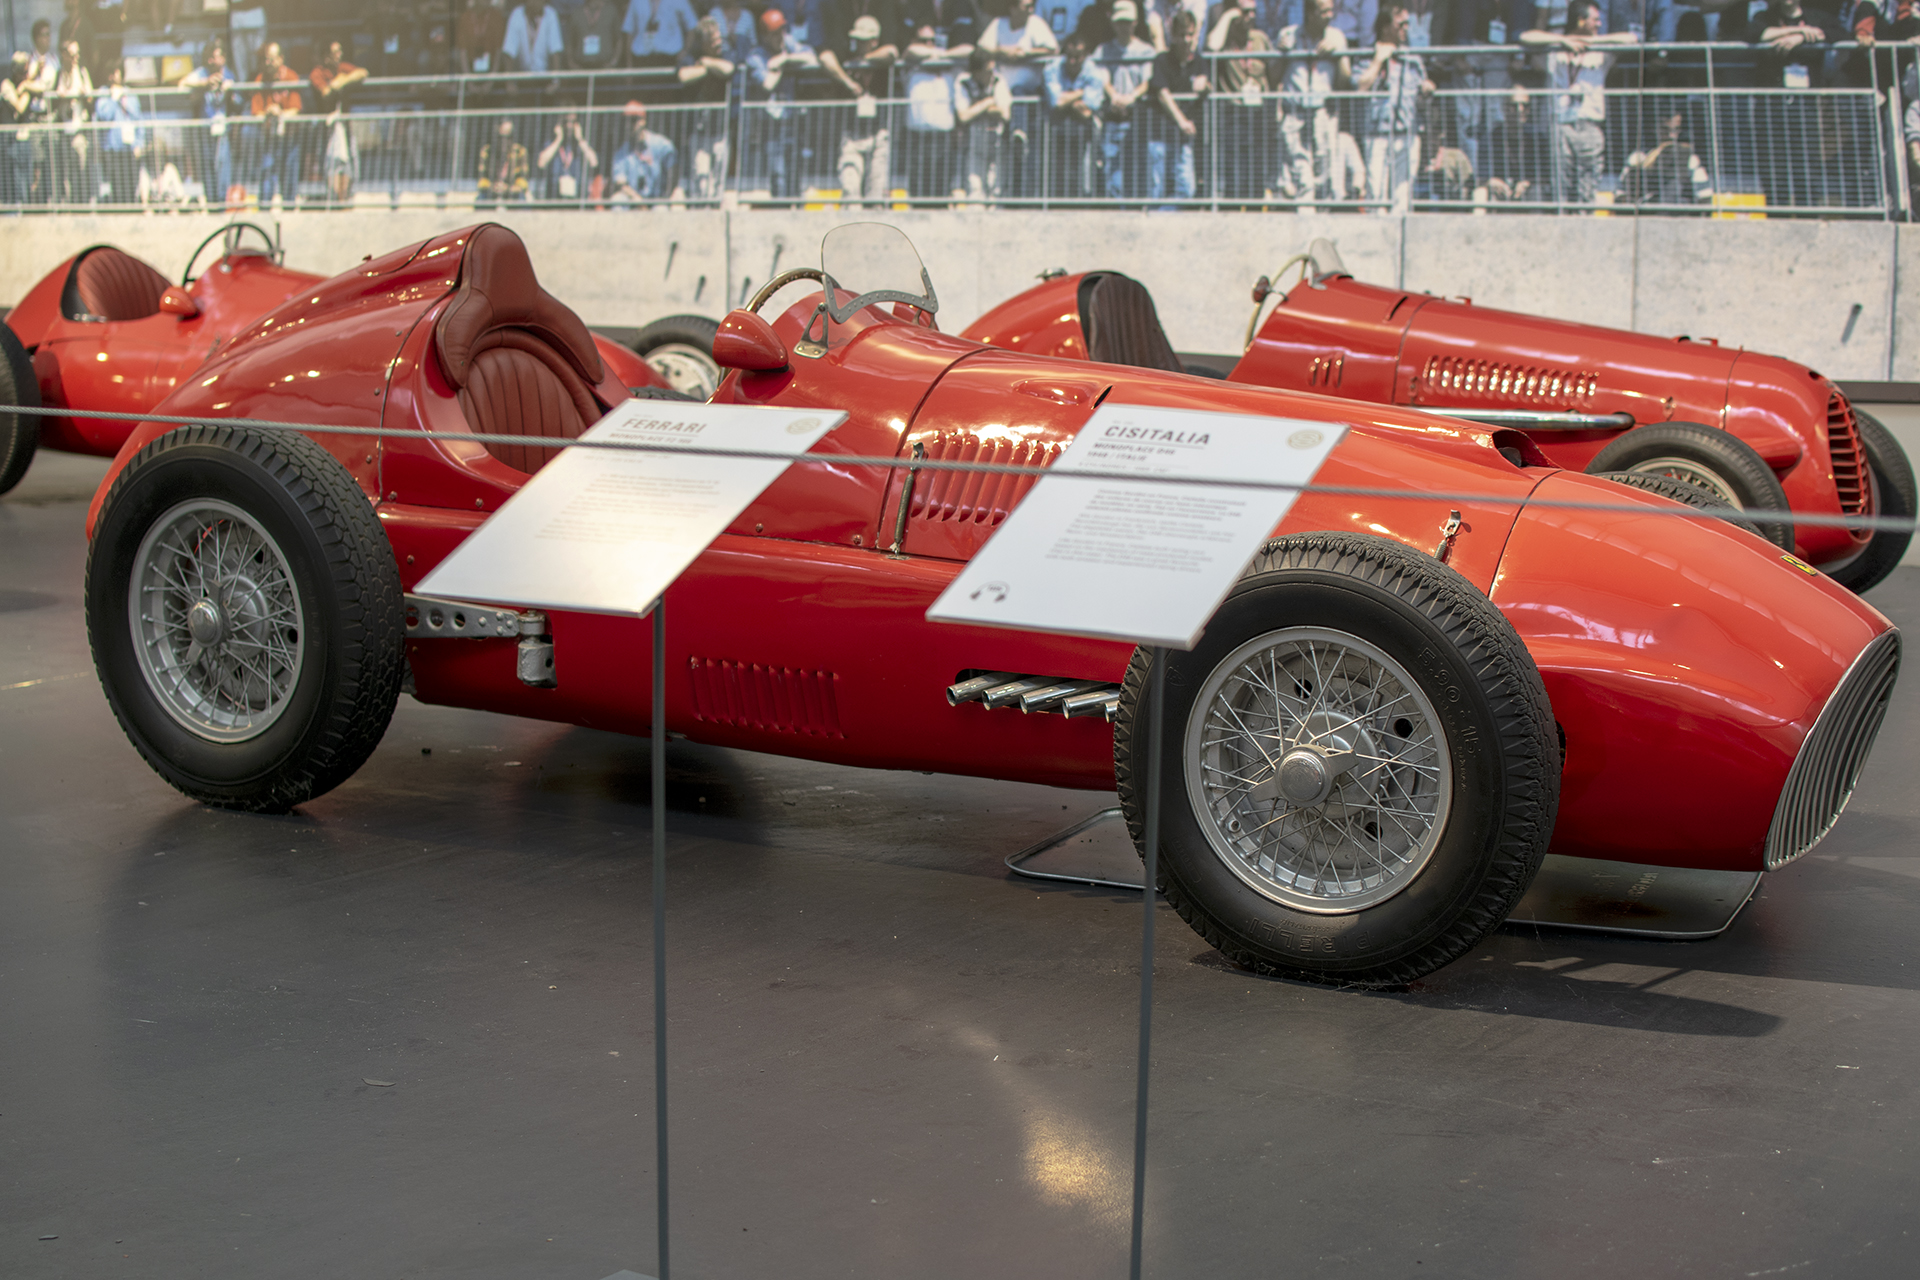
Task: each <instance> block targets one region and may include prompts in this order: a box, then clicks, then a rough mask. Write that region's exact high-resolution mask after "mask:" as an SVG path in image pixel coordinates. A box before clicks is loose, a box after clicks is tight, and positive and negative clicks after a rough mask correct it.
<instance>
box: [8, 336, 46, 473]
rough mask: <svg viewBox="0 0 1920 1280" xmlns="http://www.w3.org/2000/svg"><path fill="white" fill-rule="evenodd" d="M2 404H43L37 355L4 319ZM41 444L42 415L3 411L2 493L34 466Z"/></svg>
mask: <svg viewBox="0 0 1920 1280" xmlns="http://www.w3.org/2000/svg"><path fill="white" fill-rule="evenodd" d="M0 357H3V358H0V404H17V405H23V406H25V407H27V408H29V409H38V408H39V407H40V382H39V379H37V378H35V377H34V376H33V357H32V356H29V355H28V354H27V349H26V347H24V346H22V345H21V342H20V338H19V336H18V335H16V334H15V333H14V331H13V330H12V329H10V328H8V327H7V324H6V322H5V321H3V320H0ZM39 447H40V417H39V415H38V414H32V413H7V412H4V411H0V493H6V492H7V491H9V490H10V489H12V488H13V486H15V485H17V484H19V483H20V477H22V476H24V475H26V474H27V468H28V467H30V466H32V465H33V454H34V451H35V450H36V449H38V448H39Z"/></svg>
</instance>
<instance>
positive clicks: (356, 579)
mask: <svg viewBox="0 0 1920 1280" xmlns="http://www.w3.org/2000/svg"><path fill="white" fill-rule="evenodd" d="M208 578H211V579H212V580H213V582H214V585H213V586H212V587H211V588H209V587H207V586H206V585H205V582H206V581H207V579H208ZM155 584H159V585H155ZM136 594H137V595H138V596H139V598H140V599H141V601H142V606H141V609H140V610H139V611H137V612H136V610H135V609H134V608H133V607H132V606H131V599H132V598H133V597H134V596H135V595H136ZM85 598H86V616H87V638H88V641H89V642H90V644H91V645H92V648H93V661H94V668H95V670H97V671H98V672H99V675H100V684H101V687H102V688H103V689H104V690H105V691H106V695H107V702H108V704H109V705H110V706H111V707H112V708H113V714H114V716H115V718H116V719H118V720H119V722H120V727H121V728H122V729H123V730H124V731H125V732H126V735H127V737H128V738H129V739H130V740H131V741H132V742H133V745H134V747H135V748H136V749H137V750H138V751H139V752H140V754H141V756H142V757H143V758H144V759H145V760H146V762H147V763H148V764H149V765H151V766H152V767H153V770H154V771H155V772H156V773H158V774H159V775H160V776H161V777H162V778H164V779H166V780H167V781H168V782H169V783H171V784H172V785H173V786H175V787H177V788H178V789H179V790H181V791H183V792H185V793H186V794H187V795H189V796H191V797H193V798H194V799H196V800H199V801H202V802H204V803H206V804H210V805H217V806H220V807H222V808H230V809H245V810H252V811H256V812H267V813H272V812H282V811H285V810H287V809H290V808H292V807H293V806H295V805H298V804H301V803H303V802H305V801H307V800H310V799H312V798H313V797H315V796H318V795H323V794H325V793H326V792H327V791H330V790H332V789H333V788H334V787H336V786H339V785H340V784H341V783H342V782H344V781H346V779H347V778H349V777H350V776H352V774H353V772H354V771H355V770H356V769H358V768H359V767H360V766H361V765H362V764H364V763H365V762H366V759H367V757H368V756H369V755H371V754H372V752H373V749H374V747H375V746H377V745H378V744H379V742H380V739H381V736H382V735H383V734H385V733H386V729H387V723H388V721H389V720H391V719H392V717H393V709H394V704H395V703H396V702H397V701H398V699H399V695H400V685H401V680H402V677H403V675H404V672H405V667H406V658H405V652H404V644H405V630H404V626H405V624H404V621H403V606H402V594H401V588H400V574H399V569H398V566H397V565H396V564H395V563H394V558H393V551H392V548H391V547H390V546H389V544H388V542H387V539H386V535H385V533H384V532H383V531H382V530H381V528H380V522H379V520H378V519H377V518H376V517H375V516H374V514H373V511H372V508H371V507H370V506H369V504H368V502H367V496H366V494H365V493H363V492H362V491H361V489H360V487H359V486H358V485H357V484H355V483H354V480H353V477H352V476H351V475H349V474H348V473H347V470H346V468H345V467H343V466H341V465H340V463H339V461H338V460H336V459H335V458H334V457H333V456H332V455H331V454H329V453H327V451H326V450H324V449H322V448H321V447H320V446H319V445H317V444H315V443H314V442H313V441H312V440H309V439H308V438H307V437H305V436H300V435H294V434H291V433H282V432H271V433H268V432H260V431H252V430H248V429H245V428H235V427H228V426H193V427H183V428H181V429H180V430H178V431H173V432H169V433H168V434H167V435H164V436H162V437H160V438H159V439H158V440H155V441H154V442H153V443H152V444H149V445H148V446H147V447H146V448H144V449H142V450H141V451H140V452H139V453H138V454H136V455H135V456H134V458H133V460H132V461H131V462H129V463H128V464H127V466H126V467H125V469H123V470H122V471H121V473H120V474H119V476H117V477H116V478H115V480H114V482H113V487H112V488H111V489H110V490H109V491H108V493H107V497H106V501H105V503H104V504H103V505H102V507H101V511H100V517H99V521H98V524H97V525H96V527H95V529H94V535H93V543H92V546H91V547H90V548H89V550H88V555H87V577H86V589H85ZM189 602H191V603H189ZM289 622H291V623H292V624H293V625H291V626H288V625H286V624H287V623H289ZM201 628H203V629H201ZM203 640H204V642H205V647H204V648H202V647H200V645H201V643H202V641H203ZM189 646H191V647H189ZM208 655H212V656H211V657H209V656H208Z"/></svg>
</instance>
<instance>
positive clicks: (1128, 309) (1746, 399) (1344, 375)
mask: <svg viewBox="0 0 1920 1280" xmlns="http://www.w3.org/2000/svg"><path fill="white" fill-rule="evenodd" d="M1294 264H1298V265H1300V266H1301V268H1302V276H1301V280H1300V282H1299V283H1298V284H1297V285H1296V286H1295V287H1294V288H1292V289H1288V290H1282V289H1280V288H1278V287H1276V286H1275V285H1274V284H1272V283H1270V282H1269V280H1268V279H1267V278H1266V277H1264V276H1263V277H1262V278H1261V279H1260V280H1259V282H1258V283H1256V285H1255V286H1254V313H1253V320H1252V323H1250V324H1249V325H1248V327H1247V344H1246V351H1245V353H1244V354H1242V355H1241V356H1240V357H1239V359H1238V361H1237V362H1235V363H1234V364H1233V365H1232V366H1231V369H1230V370H1228V371H1226V372H1225V376H1226V378H1227V380H1229V381H1231V382H1245V383H1251V384H1254V385H1256V386H1263V387H1283V388H1287V389H1290V390H1295V391H1312V392H1318V393H1320V394H1324V395H1332V396H1340V397H1343V398H1348V399H1354V400H1365V401H1369V402H1372V403H1376V404H1396V405H1406V406H1409V407H1414V408H1421V409H1428V410H1434V411H1439V412H1444V413H1448V414H1459V415H1464V416H1466V417H1469V418H1473V419H1475V420H1476V421H1482V422H1491V421H1500V422H1502V423H1503V424H1505V425H1512V426H1516V427H1519V428H1520V429H1522V430H1525V431H1526V432H1527V433H1528V434H1529V435H1530V436H1532V438H1533V440H1534V443H1535V444H1536V445H1537V446H1538V447H1539V449H1540V451H1541V452H1542V453H1543V454H1544V455H1545V456H1546V457H1547V459H1548V460H1549V461H1551V462H1552V463H1553V464H1554V465H1555V466H1558V467H1566V468H1568V469H1571V470H1585V471H1587V472H1590V473H1594V474H1600V473H1607V472H1615V473H1618V472H1638V473H1643V474H1653V475H1664V476H1670V477H1673V478H1675V479H1679V480H1681V481H1684V482H1685V483H1687V484H1690V485H1694V486H1696V487H1698V488H1700V489H1702V490H1703V491H1705V492H1706V493H1708V494H1710V495H1712V496H1713V497H1714V498H1716V499H1718V500H1719V501H1720V502H1723V503H1725V504H1728V505H1730V506H1734V507H1740V508H1753V509H1758V510H1774V511H1780V510H1786V509H1789V508H1790V509H1792V510H1793V511H1795V512H1807V513H1810V514H1812V513H1818V514H1821V515H1825V516H1834V517H1851V516H1872V515H1884V516H1894V517H1911V516H1913V514H1914V512H1915V510H1916V507H1917V505H1920V504H1916V500H1915V487H1914V477H1913V468H1912V467H1911V465H1910V464H1909V462H1908V460H1907V457H1906V454H1905V452H1904V451H1903V450H1902V449H1901V448H1900V444H1899V442H1898V441H1897V440H1895V439H1894V438H1893V436H1892V434H1891V433H1890V432H1889V431H1888V430H1887V429H1886V427H1885V426H1883V425H1882V424H1881V423H1880V422H1879V421H1878V420H1877V419H1875V418H1874V417H1873V416H1872V415H1871V414H1868V413H1866V412H1864V411H1862V410H1859V409H1857V408H1855V407H1854V406H1853V405H1852V404H1851V403H1850V402H1849V401H1848V399H1847V397H1846V395H1845V394H1843V393H1842V392H1841V391H1840V389H1839V388H1838V387H1836V386H1835V385H1834V384H1833V383H1832V382H1830V381H1829V380H1827V379H1826V378H1824V377H1822V376H1821V375H1820V374H1818V373H1815V372H1814V371H1813V370H1811V369H1809V368H1807V367H1806V366H1805V365H1800V364H1795V363H1794V362H1793V361H1791V360H1784V359H1781V358H1779V357H1777V356H1769V355H1763V354H1761V353H1759V352H1756V351H1747V350H1744V349H1739V348H1728V347H1722V346H1720V345H1719V343H1718V342H1717V341H1715V340H1713V339H1706V340H1704V341H1696V340H1694V339H1691V338H1684V337H1681V338H1657V337H1652V336H1650V335H1647V334H1642V333H1631V332H1628V331H1625V330H1621V329H1607V328H1602V327H1600V326H1598V325H1588V324H1573V323H1569V322H1567V321H1562V320H1550V319H1546V318H1545V317H1541V316H1529V315H1521V314H1517V313H1515V312H1511V311H1497V310H1494V309H1492V308H1490V307H1476V306H1474V305H1473V304H1472V301H1471V300H1470V299H1465V298H1437V297H1434V296H1433V295H1431V294H1425V293H1413V292H1410V291H1408V290H1405V289H1389V288H1384V287H1382V286H1380V285H1371V284H1363V283H1361V282H1360V281H1358V280H1355V279H1354V278H1353V277H1352V276H1351V275H1349V274H1348V273H1347V271H1346V269H1345V267H1344V266H1342V265H1341V262H1340V257H1339V254H1338V253H1337V252H1336V251H1335V250H1334V248H1333V246H1332V245H1331V244H1329V243H1328V242H1326V241H1324V240H1320V241H1315V242H1314V245H1313V247H1312V248H1311V249H1310V250H1309V251H1308V252H1307V253H1305V254H1301V255H1299V256H1298V257H1297V258H1295V259H1294V262H1293V263H1289V264H1288V266H1286V267H1282V268H1281V270H1280V272H1278V273H1276V276H1278V275H1281V274H1285V273H1286V272H1287V271H1288V270H1289V269H1290V268H1291V267H1292V266H1293V265H1294ZM1268 304H1271V308H1272V309H1271V310H1270V311H1268V310H1267V306H1268ZM1263 311H1265V312H1266V316H1265V320H1264V322H1262V319H1261V315H1262V312H1263ZM965 336H967V337H970V338H977V339H979V340H980V341H982V342H986V343H989V344H991V345H993V346H997V347H1005V348H1007V349H1008V350H1011V351H1025V352H1029V353H1031V354H1034V355H1051V356H1060V357H1064V358H1068V359H1080V360H1098V361H1103V362H1107V363H1112V364H1128V365H1138V366H1142V367H1146V368H1154V369H1168V370H1179V369H1182V368H1183V367H1185V366H1183V364H1182V362H1181V360H1180V359H1179V358H1178V357H1176V356H1175V354H1174V351H1173V347H1172V346H1171V344H1170V343H1169V342H1168V341H1167V337H1166V334H1165V333H1164V331H1163V330H1162V329H1161V327H1160V320H1159V317H1158V314H1157V313H1156V311H1155V308H1154V304H1153V300H1152V298H1151V297H1149V296H1148V293H1147V291H1146V289H1145V288H1143V287H1142V286H1141V285H1140V284H1139V282H1137V281H1135V280H1133V279H1132V278H1130V277H1128V276H1124V275H1121V274H1119V273H1118V272H1113V271H1088V272H1082V273H1080V274H1078V275H1068V274H1065V273H1058V274H1056V273H1048V278H1046V279H1044V280H1042V281H1041V283H1040V284H1039V285H1037V286H1035V287H1034V288H1032V289H1029V290H1027V291H1026V292H1024V293H1022V294H1020V295H1018V296H1017V297H1014V298H1011V299H1009V300H1008V301H1006V302H1004V303H1001V304H1000V305H999V306H998V307H995V308H994V309H993V310H991V311H989V312H987V313H986V314H985V315H983V316H981V317H980V318H979V319H978V320H976V321H974V323H973V324H972V325H971V326H969V327H968V328H967V329H966V330H965ZM1188 371H1189V372H1207V370H1203V369H1201V368H1198V367H1194V368H1190V369H1189V370H1188ZM1214 372H1215V373H1216V376H1217V373H1218V371H1214ZM1757 524H1758V526H1759V528H1760V530H1761V532H1762V533H1763V534H1764V535H1765V536H1767V537H1769V538H1771V539H1772V540H1774V541H1775V542H1777V543H1779V545H1780V546H1782V547H1784V548H1786V549H1787V550H1790V551H1795V552H1797V553H1798V554H1799V555H1800V556H1801V557H1802V558H1803V559H1805V560H1808V561H1811V562H1812V563H1813V564H1815V565H1817V566H1819V568H1821V569H1822V570H1823V571H1825V572H1826V573H1827V574H1829V575H1830V576H1831V577H1833V579H1834V580H1835V581H1837V582H1839V583H1841V584H1842V585H1844V586H1847V587H1850V588H1852V589H1853V590H1855V591H1865V590H1867V589H1868V588H1870V587H1872V586H1874V585H1875V584H1877V583H1879V582H1880V581H1881V580H1883V579H1884V578H1885V577H1886V576H1887V575H1888V574H1889V573H1891V572H1893V570H1894V567H1895V566H1896V565H1898V564H1899V563H1900V557H1901V555H1902V554H1903V553H1904V552H1905V551H1906V549H1907V543H1908V541H1909V539H1910V538H1911V537H1912V534H1911V533H1909V532H1907V531H1905V530H1898V529H1883V530H1878V531H1875V530H1872V529H1870V528H1865V527H1848V526H1847V525H1846V524H1844V523H1842V524H1838V525H1812V524H1800V523H1796V522H1792V521H1785V520H1776V521H1766V520H1760V521H1757Z"/></svg>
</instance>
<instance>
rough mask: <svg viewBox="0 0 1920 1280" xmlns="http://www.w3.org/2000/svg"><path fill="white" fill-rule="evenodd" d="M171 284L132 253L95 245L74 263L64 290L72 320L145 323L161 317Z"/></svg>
mask: <svg viewBox="0 0 1920 1280" xmlns="http://www.w3.org/2000/svg"><path fill="white" fill-rule="evenodd" d="M170 283H171V282H170V281H169V280H168V279H167V278H166V277H165V276H163V275H161V274H160V273H159V272H158V271H156V270H154V269H153V268H152V267H150V266H148V265H147V264H146V263H144V262H142V261H140V259H138V258H136V257H134V256H133V255H132V254H130V253H126V252H124V251H122V250H119V249H116V248H114V247H113V246H112V245H108V244H102V245H95V246H94V247H93V248H91V249H87V250H84V251H82V252H81V254H80V256H79V257H78V258H76V259H75V260H74V263H73V270H72V271H71V272H70V273H69V274H68V276H67V287H66V289H65V290H64V293H65V295H66V296H65V298H64V301H65V303H66V306H65V308H64V309H65V311H66V313H67V319H69V320H144V319H146V318H147V317H148V316H153V315H159V314H160V295H161V294H163V293H165V292H166V291H167V286H168V284H170Z"/></svg>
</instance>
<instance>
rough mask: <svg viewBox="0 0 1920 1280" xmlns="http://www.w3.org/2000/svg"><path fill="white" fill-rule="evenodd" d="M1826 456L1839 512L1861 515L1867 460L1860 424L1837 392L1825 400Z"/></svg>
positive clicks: (1864, 495)
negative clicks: (1830, 467)
mask: <svg viewBox="0 0 1920 1280" xmlns="http://www.w3.org/2000/svg"><path fill="white" fill-rule="evenodd" d="M1827 456H1828V457H1829V458H1831V459H1832V460H1833V485H1834V488H1836V489H1838V490H1839V491H1840V510H1841V511H1842V512H1843V513H1845V514H1846V515H1850V516H1857V515H1862V514H1864V513H1865V512H1866V509H1867V460H1866V455H1865V451H1864V450H1863V449H1862V448H1861V447H1860V424H1859V422H1858V421H1857V420H1856V419H1855V418H1854V416H1853V406H1852V405H1851V404H1849V403H1847V398H1846V397H1845V396H1843V395H1841V394H1840V393H1839V392H1838V391H1836V392H1834V393H1833V394H1832V395H1831V396H1829V397H1827Z"/></svg>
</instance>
